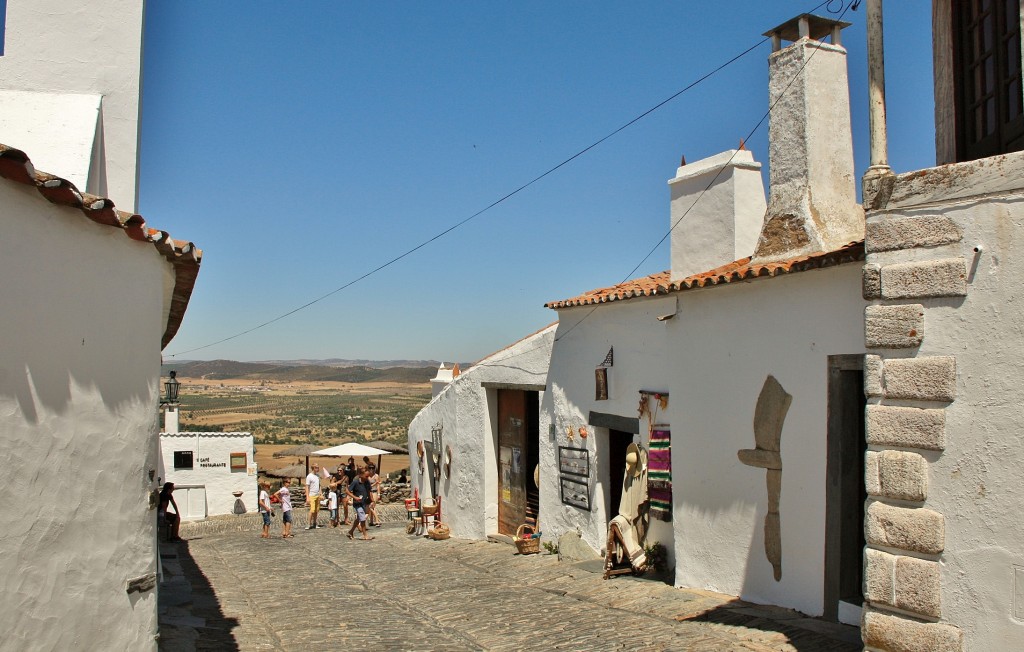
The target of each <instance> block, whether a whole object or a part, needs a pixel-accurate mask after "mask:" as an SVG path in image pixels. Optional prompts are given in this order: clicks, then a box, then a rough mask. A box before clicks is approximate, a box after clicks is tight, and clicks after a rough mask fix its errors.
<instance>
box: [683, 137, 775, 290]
mask: <svg viewBox="0 0 1024 652" xmlns="http://www.w3.org/2000/svg"><path fill="white" fill-rule="evenodd" d="M668 185H669V188H670V190H671V193H672V208H671V211H670V212H671V216H672V217H671V219H672V222H671V224H670V226H673V225H674V226H675V228H673V229H672V271H671V276H672V279H671V280H672V281H679V280H682V279H684V278H686V277H687V276H692V275H693V274H700V273H703V272H707V271H709V270H712V269H714V268H716V267H721V266H722V265H726V264H728V263H731V262H733V261H734V260H738V259H740V258H746V257H747V256H749V255H751V254H752V253H753V252H754V247H755V245H756V244H757V238H758V235H759V234H760V233H761V224H762V223H763V221H764V211H765V199H764V183H763V182H762V181H761V164H760V163H758V162H757V161H755V160H754V155H753V154H751V153H750V152H749V151H747V150H745V149H740V150H735V149H733V150H729V151H727V152H722V153H721V154H716V155H714V156H711V157H709V158H706V159H703V160H700V161H694V162H693V163H690V164H688V165H687V164H685V163H684V164H683V165H681V166H680V167H679V169H678V170H676V176H675V178H674V179H669V182H668ZM698 200H699V201H698ZM687 211H689V212H687Z"/></svg>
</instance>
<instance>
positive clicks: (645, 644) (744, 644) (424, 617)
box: [160, 506, 862, 652]
mask: <svg viewBox="0 0 1024 652" xmlns="http://www.w3.org/2000/svg"><path fill="white" fill-rule="evenodd" d="M399 507H400V506H399ZM402 511H403V512H404V510H402ZM387 517H388V518H390V519H391V520H392V521H397V520H398V518H399V517H398V516H396V514H392V513H390V510H389V513H388V514H387ZM239 527H247V529H246V530H239V529H238V528H239ZM280 527H281V522H280V516H278V517H277V518H275V523H274V526H273V528H272V530H271V535H272V536H273V537H274V538H271V539H267V540H264V539H260V538H259V537H258V536H257V534H258V528H257V525H256V521H255V519H252V518H249V517H237V518H228V519H219V520H212V519H211V520H210V521H206V522H204V523H202V524H187V525H184V526H183V527H182V535H183V536H184V537H186V539H187V540H186V541H185V542H183V543H177V544H161V559H162V561H163V566H164V580H163V582H162V583H161V586H160V650H162V651H163V652H178V651H185V650H189V651H190V650H317V649H359V650H541V649H543V650H615V649H629V650H634V649H642V650H709V651H720V650H746V651H751V650H752V651H756V652H767V651H769V650H771V651H784V650H801V651H807V650H814V651H818V650H821V651H846V650H860V649H862V648H861V645H860V635H859V631H858V630H857V629H856V628H853V627H846V626H843V625H837V624H834V623H827V622H824V621H820V620H817V619H813V618H808V617H806V616H804V615H803V614H800V613H798V612H795V611H791V610H788V609H782V608H778V607H762V606H756V605H752V604H749V603H745V602H742V601H739V600H737V599H735V598H731V597H730V596H725V595H721V594H717V593H711V592H707V591H695V590H683V589H676V588H673V587H671V586H669V585H667V584H665V583H664V582H660V581H658V580H656V579H648V578H634V577H630V576H620V577H616V578H613V579H611V580H603V579H602V577H601V574H600V573H599V572H594V571H595V570H598V569H599V563H598V564H566V563H559V562H558V560H557V557H554V556H550V555H547V554H544V553H543V552H542V553H541V554H538V555H528V556H520V555H516V554H514V553H515V548H513V547H511V546H509V545H506V544H500V543H489V542H482V541H467V540H459V539H449V540H447V541H432V540H429V539H425V538H423V537H417V536H413V535H408V534H406V533H405V528H404V522H401V521H400V522H392V523H387V522H385V524H384V526H383V527H381V528H370V534H371V535H373V536H375V537H376V538H375V539H374V540H373V541H359V540H356V541H350V540H348V539H346V538H345V536H344V531H343V530H340V529H333V528H330V527H327V528H323V527H321V528H319V529H316V530H306V529H300V528H301V527H302V526H299V527H296V529H295V531H294V532H295V538H293V539H289V540H284V539H281V538H280ZM345 530H347V528H345Z"/></svg>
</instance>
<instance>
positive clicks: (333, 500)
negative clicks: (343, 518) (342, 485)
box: [327, 487, 338, 527]
mask: <svg viewBox="0 0 1024 652" xmlns="http://www.w3.org/2000/svg"><path fill="white" fill-rule="evenodd" d="M327 509H329V510H330V511H331V527H338V491H337V489H336V488H335V487H331V490H330V491H329V492H328V493H327Z"/></svg>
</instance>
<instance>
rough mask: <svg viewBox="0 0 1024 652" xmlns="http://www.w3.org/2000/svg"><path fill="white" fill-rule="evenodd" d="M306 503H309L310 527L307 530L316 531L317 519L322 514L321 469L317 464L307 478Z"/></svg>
mask: <svg viewBox="0 0 1024 652" xmlns="http://www.w3.org/2000/svg"><path fill="white" fill-rule="evenodd" d="M306 501H307V502H308V503H309V526H308V527H307V528H306V529H307V530H315V529H316V527H317V526H316V517H317V516H318V515H319V514H320V467H319V466H318V465H316V464H314V465H313V470H312V471H310V472H309V475H307V476H306Z"/></svg>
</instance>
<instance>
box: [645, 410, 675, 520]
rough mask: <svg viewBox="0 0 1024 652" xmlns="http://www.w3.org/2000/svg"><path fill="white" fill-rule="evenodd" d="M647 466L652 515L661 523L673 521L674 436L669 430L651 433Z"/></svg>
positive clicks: (656, 430) (657, 430) (658, 430)
mask: <svg viewBox="0 0 1024 652" xmlns="http://www.w3.org/2000/svg"><path fill="white" fill-rule="evenodd" d="M650 449H651V450H650V453H649V456H648V464H647V493H648V496H649V498H650V501H651V503H650V505H651V509H650V515H651V518H656V519H658V520H661V521H671V520H672V435H671V433H670V432H669V430H667V429H660V428H659V429H655V430H652V431H651V441H650Z"/></svg>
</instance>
